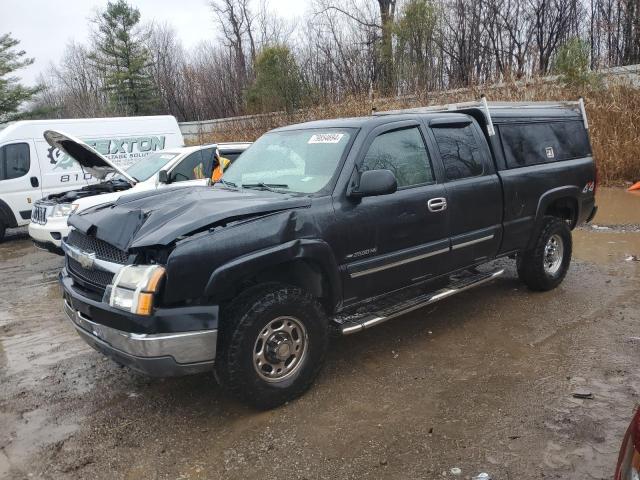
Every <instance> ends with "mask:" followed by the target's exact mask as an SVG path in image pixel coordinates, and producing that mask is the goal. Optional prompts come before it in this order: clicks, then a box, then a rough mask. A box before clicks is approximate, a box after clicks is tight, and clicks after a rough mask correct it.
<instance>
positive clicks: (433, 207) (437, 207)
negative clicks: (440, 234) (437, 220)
mask: <svg viewBox="0 0 640 480" xmlns="http://www.w3.org/2000/svg"><path fill="white" fill-rule="evenodd" d="M427 207H429V211H430V212H443V211H444V210H446V209H447V199H446V198H444V197H438V198H432V199H431V200H429V201H428V202H427Z"/></svg>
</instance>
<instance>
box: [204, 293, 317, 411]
mask: <svg viewBox="0 0 640 480" xmlns="http://www.w3.org/2000/svg"><path fill="white" fill-rule="evenodd" d="M225 312H226V314H223V315H224V318H222V319H221V327H220V330H219V331H220V338H219V339H218V353H217V355H216V367H215V373H216V377H217V378H218V381H219V382H220V383H221V384H222V385H223V386H224V387H226V388H228V389H229V390H231V392H232V393H233V394H234V395H236V396H237V397H239V398H240V399H241V400H243V401H244V402H246V403H249V404H251V405H253V406H254V407H256V408H260V409H269V408H274V407H277V406H279V405H282V404H283V403H285V402H287V401H289V400H292V399H294V398H296V397H298V396H300V395H302V394H303V393H304V392H305V391H306V390H307V389H308V388H309V387H310V386H311V384H312V383H313V381H314V380H315V378H316V377H317V375H318V373H319V372H320V369H321V367H322V364H323V363H324V358H325V354H326V351H327V346H328V339H329V326H328V321H327V318H326V316H325V314H324V312H323V310H322V307H321V306H320V304H319V303H318V302H317V301H316V299H315V298H314V297H313V296H311V295H310V294H309V293H307V292H305V291H303V290H302V289H300V288H297V287H293V286H289V285H284V284H281V283H268V284H263V285H259V286H257V287H253V288H251V289H249V290H248V291H246V292H244V293H243V294H241V295H239V296H238V297H237V298H236V299H235V300H234V301H233V303H232V305H230V306H229V308H227V309H225Z"/></svg>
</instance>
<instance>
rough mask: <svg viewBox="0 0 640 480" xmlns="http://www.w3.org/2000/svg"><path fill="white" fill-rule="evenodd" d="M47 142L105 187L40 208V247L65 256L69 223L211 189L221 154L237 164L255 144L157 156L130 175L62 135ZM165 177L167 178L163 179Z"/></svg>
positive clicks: (36, 216)
mask: <svg viewBox="0 0 640 480" xmlns="http://www.w3.org/2000/svg"><path fill="white" fill-rule="evenodd" d="M44 138H45V139H46V141H47V143H48V144H49V145H51V147H53V148H55V149H58V150H60V151H62V152H65V153H66V154H67V155H69V156H72V157H73V158H74V159H75V160H76V161H77V162H78V163H79V164H80V165H81V166H82V168H83V170H84V171H85V172H87V173H89V174H91V175H92V177H93V178H96V179H98V180H99V181H100V183H97V184H92V185H87V186H84V187H82V188H80V189H76V190H71V191H68V192H63V193H58V194H52V195H49V196H47V197H45V198H43V199H41V200H38V201H37V202H36V203H35V207H34V209H33V213H32V216H31V223H30V224H29V235H30V236H31V238H32V240H33V242H34V244H35V245H36V246H37V247H39V248H43V249H46V250H49V251H51V252H53V253H59V254H61V253H62V251H61V250H60V246H61V242H62V239H64V238H66V237H67V235H68V234H69V230H70V227H69V226H68V225H67V220H68V218H69V216H70V215H71V214H72V213H76V212H81V211H82V210H85V209H87V208H89V207H93V206H95V205H100V204H102V203H108V202H114V201H116V200H118V198H120V197H121V196H123V195H130V194H135V193H140V192H145V191H149V190H155V189H158V188H171V187H172V188H176V187H189V186H199V185H202V186H204V185H207V184H208V183H209V182H210V178H211V176H212V172H213V170H214V169H215V168H216V167H217V166H218V160H217V157H218V155H216V150H217V151H218V153H219V156H222V157H224V158H226V159H228V160H229V161H231V162H233V161H234V160H235V159H236V158H237V157H238V156H239V155H240V154H241V153H242V152H243V151H244V150H246V149H247V147H248V146H249V145H250V144H249V143H220V144H211V145H202V146H194V147H181V148H169V149H165V150H162V151H160V152H154V153H151V154H150V155H148V156H146V157H145V158H143V159H142V160H140V161H138V162H137V163H134V164H133V165H131V166H130V167H129V168H127V169H123V168H120V167H118V166H117V165H115V164H114V163H113V162H112V161H110V160H109V159H108V158H107V157H106V156H104V155H101V154H100V153H99V152H97V151H96V150H95V149H94V148H92V147H91V146H89V145H87V144H86V143H84V142H82V141H80V140H78V139H76V138H74V137H72V136H70V135H68V134H65V133H62V132H58V131H53V130H49V131H46V132H45V133H44ZM161 172H162V173H161Z"/></svg>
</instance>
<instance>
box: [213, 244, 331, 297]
mask: <svg viewBox="0 0 640 480" xmlns="http://www.w3.org/2000/svg"><path fill="white" fill-rule="evenodd" d="M294 260H305V261H308V262H311V263H312V264H315V265H317V266H318V267H319V268H320V270H321V274H322V276H323V278H324V279H325V280H326V285H327V287H328V292H326V293H327V297H328V301H329V303H330V305H332V306H335V305H337V304H339V303H340V302H341V297H342V295H341V292H342V287H341V280H340V275H339V272H338V264H337V263H336V259H335V257H334V255H333V251H332V250H331V247H330V246H329V245H328V244H327V243H326V242H324V241H322V240H314V239H300V240H292V241H290V242H286V243H284V244H282V245H276V246H274V247H271V248H267V249H264V250H259V251H257V252H252V253H250V254H248V255H243V256H241V257H238V258H236V259H234V260H232V261H230V262H228V263H225V264H224V265H221V266H220V267H218V268H217V269H216V270H215V271H214V272H213V273H212V274H211V277H210V278H209V281H208V282H207V286H206V287H205V295H207V296H211V297H214V298H215V297H216V296H225V294H228V292H229V290H228V288H229V287H231V286H234V285H237V283H236V282H238V281H240V280H241V279H242V278H243V277H245V276H246V275H247V272H260V271H264V270H266V269H270V268H273V267H277V266H278V265H285V264H286V263H288V262H291V261H294Z"/></svg>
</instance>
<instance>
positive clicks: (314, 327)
mask: <svg viewBox="0 0 640 480" xmlns="http://www.w3.org/2000/svg"><path fill="white" fill-rule="evenodd" d="M75 153H76V154H78V152H77V149H76V152H75ZM85 154H86V155H92V151H91V149H90V148H89V147H86V148H85ZM595 190H596V168H595V164H594V161H593V158H592V155H591V147H590V142H589V135H588V124H587V119H586V115H585V113H584V107H583V104H582V102H574V103H560V104H547V103H542V104H527V105H519V104H487V102H486V101H485V100H484V99H483V100H482V101H481V102H474V103H469V104H458V105H450V106H446V107H444V108H441V109H416V110H408V111H401V112H382V113H379V114H376V115H372V116H369V117H363V118H350V119H337V120H324V121H317V122H311V123H304V124H299V125H291V126H288V127H285V128H279V129H276V130H273V131H271V132H269V133H267V134H265V135H263V136H262V137H261V138H260V139H259V140H258V141H257V142H256V143H255V144H254V145H253V146H251V147H250V148H249V149H248V150H247V151H246V152H245V153H244V154H243V155H242V156H241V157H240V158H239V159H238V160H237V161H236V162H235V163H234V164H233V165H232V166H231V167H230V168H229V169H228V170H227V171H226V172H225V174H224V177H223V179H222V181H221V182H219V183H217V184H215V185H214V186H212V187H201V188H200V187H197V188H190V189H178V190H171V191H157V192H151V193H144V194H139V195H131V196H127V197H123V198H121V199H120V200H117V201H116V202H114V203H110V204H104V205H100V206H97V207H93V208H92V209H89V210H86V211H84V212H82V213H80V214H76V215H73V216H72V217H71V218H70V221H69V223H70V225H71V226H73V227H74V228H73V230H72V231H71V233H70V235H69V237H68V238H67V239H66V241H65V242H64V244H63V248H64V250H65V252H66V263H65V267H64V269H63V270H62V272H61V274H60V281H61V283H62V287H63V294H64V308H65V311H66V313H67V314H68V316H69V318H70V319H71V321H72V322H73V325H74V326H75V328H76V329H77V331H78V332H79V334H80V335H81V336H82V337H83V338H84V339H85V340H86V341H87V342H88V343H89V344H90V345H92V346H93V347H94V348H96V349H97V350H99V351H101V352H103V353H104V354H106V355H108V356H109V357H111V358H113V359H114V360H116V361H117V362H119V363H121V364H124V365H127V366H130V367H132V368H134V369H136V370H139V371H143V372H146V373H148V374H151V375H160V376H162V375H177V374H186V373H195V372H202V371H207V370H213V371H214V372H215V374H216V377H217V378H218V380H219V381H220V383H222V384H223V385H224V386H226V387H228V388H229V389H230V390H231V391H232V392H234V393H235V394H236V395H237V396H239V397H240V398H242V399H244V400H245V401H247V402H249V403H251V404H253V405H255V406H257V407H260V408H270V407H274V406H277V405H279V404H282V403H283V402H286V401H288V400H290V399H292V398H294V397H296V396H298V395H300V394H301V393H302V392H304V391H305V389H307V388H308V387H309V386H310V385H311V383H312V382H313V380H314V378H315V377H316V375H317V374H318V372H319V371H320V368H321V366H322V364H323V360H324V357H325V352H326V351H327V348H328V344H329V339H330V332H331V330H335V331H337V332H339V333H342V334H351V333H354V332H358V331H361V330H364V329H366V328H368V327H371V326H374V325H377V324H379V323H381V322H384V321H386V320H389V319H391V318H394V317H397V316H398V315H401V314H404V313H406V312H409V311H413V310H416V309H418V308H421V307H423V306H425V305H428V304H430V303H433V302H435V301H438V300H441V299H444V298H447V297H449V296H451V295H454V294H456V293H458V292H461V291H464V290H466V289H468V288H471V287H474V286H477V285H481V284H483V283H485V282H487V281H489V280H491V279H493V278H495V277H497V276H499V275H500V274H502V273H503V270H501V269H495V268H492V266H491V263H489V262H491V261H493V260H495V259H497V258H500V257H511V258H514V259H516V261H517V271H518V275H519V277H520V279H521V280H522V281H523V282H524V283H525V284H526V285H527V286H528V287H530V288H531V289H532V290H549V289H552V288H554V287H556V286H557V285H558V284H559V283H560V282H562V280H563V278H564V276H565V274H566V273H567V269H568V268H569V263H570V261H571V247H572V242H571V230H572V229H573V228H574V227H575V226H576V225H578V224H580V223H583V222H588V221H589V220H591V218H593V216H594V214H595V212H596V206H595ZM493 263H495V262H493ZM498 263H499V262H498Z"/></svg>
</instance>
